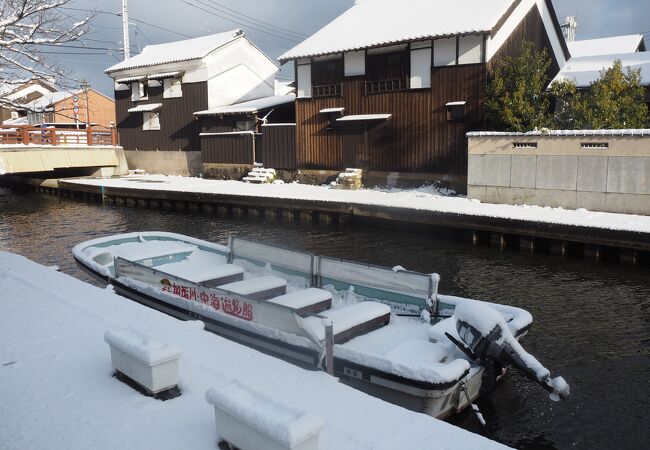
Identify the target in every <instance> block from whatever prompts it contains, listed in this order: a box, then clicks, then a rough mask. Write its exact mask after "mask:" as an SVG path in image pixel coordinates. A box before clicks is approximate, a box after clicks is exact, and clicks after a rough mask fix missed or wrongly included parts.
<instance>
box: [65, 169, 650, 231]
mask: <svg viewBox="0 0 650 450" xmlns="http://www.w3.org/2000/svg"><path fill="white" fill-rule="evenodd" d="M61 185H62V186H65V187H66V188H71V187H75V186H77V187H78V188H79V189H83V188H84V187H97V188H100V187H101V188H103V189H105V190H106V193H108V192H109V190H110V189H120V190H121V192H125V191H126V190H129V191H132V192H142V193H146V192H151V193H154V192H157V193H162V192H168V193H171V194H182V193H186V194H208V195H221V196H230V197H240V198H242V199H250V198H256V199H268V200H274V201H278V200H286V201H287V202H289V201H303V202H304V201H307V202H323V203H327V204H331V205H338V206H345V207H348V208H349V209H354V208H355V206H371V207H381V208H384V209H385V210H386V211H391V210H398V211H401V212H408V211H413V212H430V213H442V214H457V215H464V216H470V217H474V218H477V219H481V218H489V219H505V220H514V221H524V222H531V223H538V224H539V223H541V224H549V225H559V226H575V227H587V228H592V229H598V230H615V231H627V232H638V233H648V232H650V217H649V216H640V215H632V214H614V213H604V212H594V211H587V210H585V209H578V210H567V209H562V208H550V207H540V206H527V205H498V204H491V203H481V202H479V201H477V200H472V199H468V198H464V197H451V196H445V195H440V194H439V193H438V192H437V191H436V190H435V189H433V188H420V189H404V190H402V189H393V190H391V189H384V190H378V189H361V190H356V191H354V190H353V191H350V190H338V189H330V188H329V187H326V186H312V185H305V184H298V183H290V184H289V183H288V184H270V185H269V184H249V183H243V182H239V181H224V180H207V179H201V178H189V177H179V176H164V175H134V176H126V177H122V178H101V179H76V180H65V181H61ZM188 201H190V200H189V199H188ZM407 219H408V218H407V217H405V220H407Z"/></svg>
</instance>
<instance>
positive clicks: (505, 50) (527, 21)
mask: <svg viewBox="0 0 650 450" xmlns="http://www.w3.org/2000/svg"><path fill="white" fill-rule="evenodd" d="M560 38H561V39H563V37H562V36H561V37H560ZM524 40H526V41H530V42H532V43H534V44H535V48H538V49H542V48H547V49H549V50H548V54H549V56H550V57H551V59H552V61H553V63H552V64H551V67H550V68H549V73H548V76H549V78H551V79H552V78H553V77H555V75H557V73H558V72H559V71H560V66H559V63H558V61H557V58H555V55H554V54H553V51H551V50H550V49H551V48H552V47H551V40H550V38H549V37H548V34H547V33H546V28H545V27H544V22H543V21H542V16H541V14H540V12H539V9H538V8H537V5H535V6H533V8H532V9H531V10H530V11H529V12H528V14H527V15H526V17H525V18H524V20H522V22H521V23H520V24H519V26H518V27H517V28H516V29H515V31H513V32H512V34H511V35H510V36H509V37H508V39H506V42H504V44H503V45H502V46H501V48H500V49H499V50H498V51H497V53H496V54H495V55H494V56H493V57H492V59H491V60H490V62H489V64H488V70H489V71H490V72H493V71H494V69H495V67H496V65H497V64H499V61H500V60H501V59H503V57H504V56H506V55H512V56H514V55H518V54H519V52H520V51H521V44H522V42H523V41H524Z"/></svg>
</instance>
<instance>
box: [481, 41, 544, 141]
mask: <svg viewBox="0 0 650 450" xmlns="http://www.w3.org/2000/svg"><path fill="white" fill-rule="evenodd" d="M550 66H551V58H550V57H549V56H548V52H547V51H546V49H544V50H542V51H541V52H540V51H536V50H535V47H534V45H533V43H532V42H528V41H524V42H523V43H522V47H521V52H520V54H519V55H518V56H506V57H505V58H504V59H503V60H502V61H500V62H499V65H498V66H497V69H496V71H495V72H494V76H493V78H492V80H491V81H490V83H489V84H488V89H487V99H486V102H485V109H486V117H487V120H488V123H489V124H490V126H491V127H494V129H496V130H503V131H530V130H532V129H534V128H541V127H544V126H546V125H547V124H548V119H549V118H548V111H549V105H550V100H549V93H548V92H547V91H546V87H547V86H548V83H549V81H550V80H549V78H548V69H549V67H550Z"/></svg>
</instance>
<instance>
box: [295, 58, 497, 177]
mask: <svg viewBox="0 0 650 450" xmlns="http://www.w3.org/2000/svg"><path fill="white" fill-rule="evenodd" d="M485 77H486V69H485V64H472V65H466V66H455V67H444V68H434V69H432V78H431V83H432V88H431V89H418V90H411V91H406V92H391V93H384V94H372V95H365V94H364V81H363V79H362V78H361V79H359V78H352V79H345V80H344V81H343V96H342V97H341V98H322V99H312V100H309V99H307V100H305V99H298V100H297V101H296V121H297V124H298V129H297V134H296V142H297V158H298V167H299V168H305V169H310V168H318V169H332V170H338V169H340V168H342V167H344V166H346V165H351V163H353V162H354V161H351V159H350V155H349V153H350V152H351V151H353V150H350V148H351V147H355V146H358V145H363V143H361V142H360V141H359V138H358V137H355V136H354V130H353V129H349V128H348V129H339V130H328V129H327V127H328V125H329V121H328V120H327V117H325V115H322V114H319V111H320V110H321V109H323V108H331V107H337V106H343V107H344V108H345V115H353V114H380V113H381V114H383V113H388V114H392V115H393V116H392V118H391V119H390V120H389V121H388V122H387V123H385V124H382V125H375V126H372V124H368V126H369V128H368V131H367V134H368V136H367V140H366V142H367V148H365V149H363V150H364V151H365V152H367V155H361V160H362V161H357V163H358V162H364V161H363V160H366V161H365V163H366V164H367V165H365V166H364V168H366V169H368V170H379V171H405V172H425V171H427V172H441V173H447V172H448V173H451V174H463V173H465V171H466V170H467V169H466V161H467V155H466V153H467V141H466V138H465V133H466V132H468V131H470V130H476V129H481V127H482V125H483V115H482V108H483V102H484V101H485V82H486V80H485ZM457 100H465V101H467V110H466V112H467V114H466V120H465V121H464V122H460V123H455V122H447V113H446V107H445V104H446V103H447V102H449V101H457ZM357 130H358V128H357ZM346 140H353V142H351V143H346ZM357 148H358V147H357ZM346 154H347V156H346Z"/></svg>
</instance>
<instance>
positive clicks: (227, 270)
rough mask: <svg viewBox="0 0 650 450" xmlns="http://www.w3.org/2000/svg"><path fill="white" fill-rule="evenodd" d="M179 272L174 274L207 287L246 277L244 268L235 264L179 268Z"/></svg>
mask: <svg viewBox="0 0 650 450" xmlns="http://www.w3.org/2000/svg"><path fill="white" fill-rule="evenodd" d="M177 272H178V273H174V275H178V276H179V277H181V278H185V279H186V280H189V281H192V282H193V283H197V284H200V285H202V286H206V287H215V286H220V285H222V284H226V283H232V282H235V281H241V280H243V279H244V269H243V268H242V267H240V266H237V265H235V264H217V265H214V266H209V265H208V266H201V267H196V266H194V267H188V268H187V270H186V271H183V270H179V271H177Z"/></svg>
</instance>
